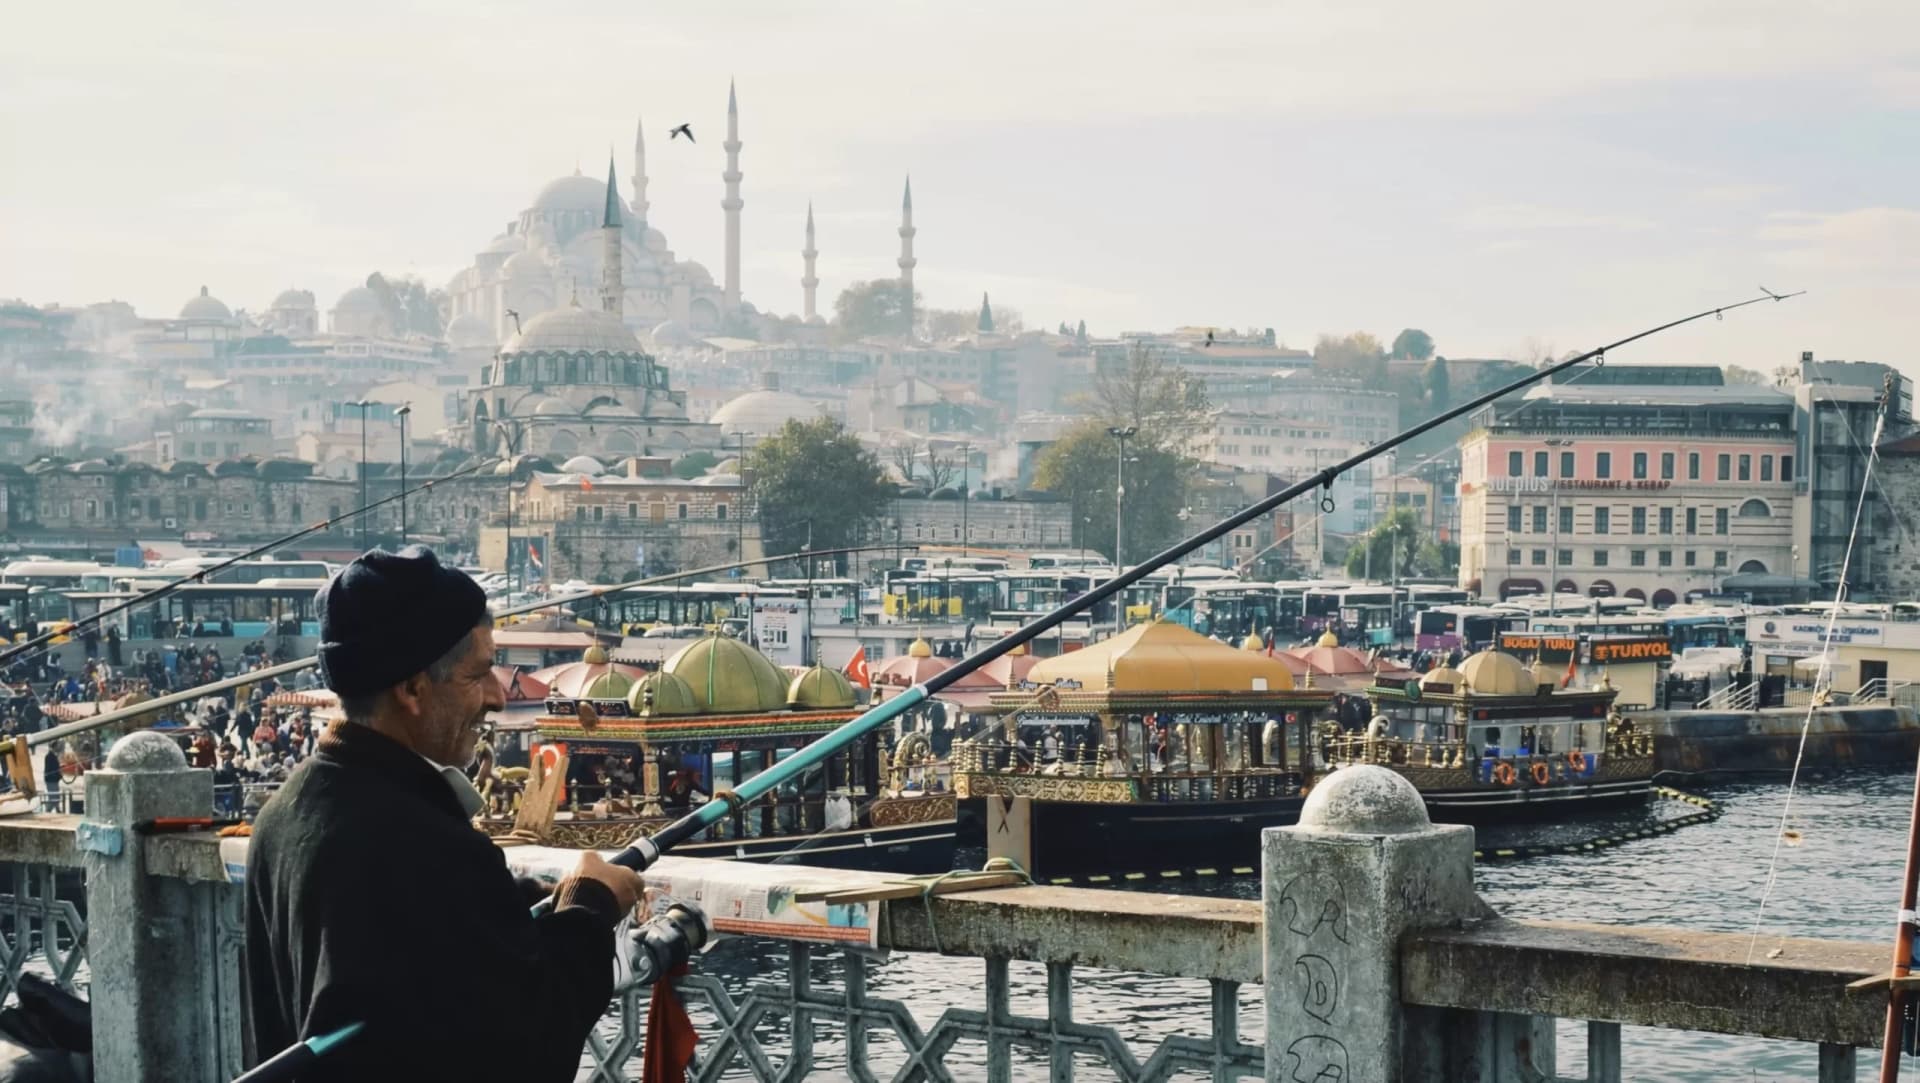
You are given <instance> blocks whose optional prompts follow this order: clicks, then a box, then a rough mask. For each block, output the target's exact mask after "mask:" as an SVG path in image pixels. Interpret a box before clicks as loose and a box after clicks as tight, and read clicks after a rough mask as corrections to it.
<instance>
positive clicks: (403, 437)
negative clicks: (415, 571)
mask: <svg viewBox="0 0 1920 1083" xmlns="http://www.w3.org/2000/svg"><path fill="white" fill-rule="evenodd" d="M412 413H413V403H412V402H403V403H401V404H400V409H398V410H395V411H394V416H396V417H398V418H399V419H400V546H401V548H403V549H404V548H406V544H407V416H408V415H410V414H412Z"/></svg>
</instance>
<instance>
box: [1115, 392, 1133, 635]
mask: <svg viewBox="0 0 1920 1083" xmlns="http://www.w3.org/2000/svg"><path fill="white" fill-rule="evenodd" d="M1139 431H1140V429H1139V427H1138V426H1134V425H1128V426H1125V427H1124V428H1123V427H1121V426H1118V425H1115V426H1112V427H1110V428H1108V429H1107V435H1108V436H1111V437H1113V439H1114V441H1115V442H1116V443H1117V444H1118V445H1119V450H1118V453H1117V454H1115V456H1114V468H1115V477H1114V483H1113V566H1114V568H1115V569H1116V570H1117V571H1119V572H1122V573H1124V572H1125V571H1126V570H1127V558H1126V552H1125V549H1124V546H1125V544H1126V537H1127V535H1126V521H1127V520H1126V512H1127V441H1128V440H1129V439H1132V437H1133V435H1134V434H1135V433H1137V432H1139ZM1126 630H1127V602H1126V599H1125V598H1124V597H1122V598H1121V599H1120V608H1119V610H1118V612H1117V613H1115V615H1114V618H1113V634H1114V635H1119V634H1120V633H1122V632H1124V631H1126Z"/></svg>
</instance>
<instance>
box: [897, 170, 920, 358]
mask: <svg viewBox="0 0 1920 1083" xmlns="http://www.w3.org/2000/svg"><path fill="white" fill-rule="evenodd" d="M913 234H914V229H913V178H912V177H908V178H907V194H906V196H905V197H904V198H902V199H901V200H900V259H899V264H900V292H901V293H902V294H904V295H905V296H904V297H903V298H902V299H901V307H902V308H903V309H904V310H905V311H906V317H907V337H908V338H912V337H913V265H914V264H915V263H918V262H919V261H918V260H916V259H914V258H913Z"/></svg>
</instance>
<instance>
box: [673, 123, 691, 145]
mask: <svg viewBox="0 0 1920 1083" xmlns="http://www.w3.org/2000/svg"><path fill="white" fill-rule="evenodd" d="M683 135H684V136H686V137H687V142H689V143H693V142H697V140H695V139H694V138H693V125H692V124H682V125H680V126H679V127H678V128H675V129H673V130H672V131H670V132H668V133H667V142H669V143H671V142H673V141H674V140H675V139H678V138H680V137H681V136H683Z"/></svg>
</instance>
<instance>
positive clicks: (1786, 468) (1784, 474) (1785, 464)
mask: <svg viewBox="0 0 1920 1083" xmlns="http://www.w3.org/2000/svg"><path fill="white" fill-rule="evenodd" d="M1780 480H1781V481H1792V480H1793V456H1791V455H1782V456H1780Z"/></svg>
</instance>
